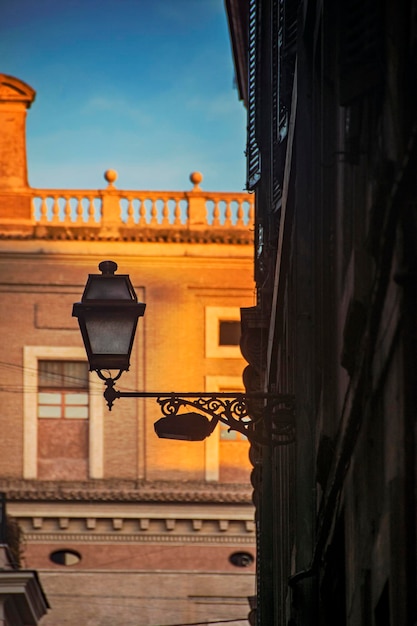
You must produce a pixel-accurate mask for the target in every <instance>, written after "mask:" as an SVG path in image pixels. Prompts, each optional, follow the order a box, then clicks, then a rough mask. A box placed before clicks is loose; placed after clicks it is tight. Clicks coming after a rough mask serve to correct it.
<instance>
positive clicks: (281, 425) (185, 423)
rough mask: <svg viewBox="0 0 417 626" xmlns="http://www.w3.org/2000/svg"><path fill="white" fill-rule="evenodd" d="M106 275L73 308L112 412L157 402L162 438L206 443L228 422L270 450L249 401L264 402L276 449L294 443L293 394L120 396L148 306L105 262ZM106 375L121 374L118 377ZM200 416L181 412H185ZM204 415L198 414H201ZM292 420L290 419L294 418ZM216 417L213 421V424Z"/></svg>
mask: <svg viewBox="0 0 417 626" xmlns="http://www.w3.org/2000/svg"><path fill="white" fill-rule="evenodd" d="M98 267H99V269H100V270H101V272H102V274H89V276H88V280H87V284H86V286H85V290H84V293H83V296H82V298H81V302H77V303H75V304H74V305H73V310H72V314H73V316H74V317H77V318H78V323H79V325H80V329H81V334H82V337H83V341H84V345H85V349H86V352H87V358H88V362H89V364H90V370H94V371H95V372H97V374H98V376H99V377H100V378H101V379H102V380H104V384H105V391H104V398H105V400H106V402H107V405H108V407H109V410H111V408H112V406H113V403H114V401H115V400H116V399H118V398H154V399H156V401H157V403H158V404H159V406H160V408H161V411H162V418H161V419H159V420H158V421H157V422H156V423H155V432H156V434H157V435H158V437H161V438H167V439H182V440H184V441H202V440H203V439H205V438H206V437H208V436H209V435H210V434H211V433H212V432H213V430H214V428H215V427H216V425H217V424H218V422H222V423H223V424H225V425H226V426H227V427H228V428H229V430H236V431H238V432H240V433H242V434H243V435H245V436H247V437H248V439H249V440H250V441H251V442H257V443H258V444H261V445H264V444H265V445H267V444H268V445H269V443H270V441H271V440H268V439H267V438H265V436H264V435H263V433H262V430H261V431H259V429H258V428H257V423H258V422H259V417H258V418H257V421H256V422H255V421H253V420H252V418H251V416H250V414H249V412H250V408H249V406H248V401H249V400H250V401H254V400H256V401H258V402H259V401H261V402H262V403H263V406H264V409H263V410H264V413H265V415H268V416H269V418H268V423H269V424H270V425H269V427H268V428H269V429H270V431H271V432H270V435H271V438H272V439H273V445H287V444H289V443H292V442H293V441H294V421H293V419H292V418H293V410H294V398H293V396H291V395H289V394H279V393H278V394H277V393H263V392H254V393H235V392H230V393H229V392H227V391H222V392H220V391H219V392H214V393H213V392H208V391H207V392H206V391H202V392H201V391H200V392H193V391H186V392H183V393H177V392H164V391H159V392H149V391H119V390H118V389H115V382H116V381H117V380H119V378H120V376H121V374H122V372H123V371H126V370H128V369H129V360H130V353H131V351H132V345H133V340H134V338H135V331H136V326H137V323H138V318H139V317H142V316H143V314H144V313H145V306H146V305H145V304H144V303H143V302H138V301H137V297H136V294H135V291H134V289H133V286H132V283H131V282H130V278H129V276H128V275H127V274H119V275H117V276H116V275H115V271H116V270H117V264H116V263H115V262H114V261H102V262H101V263H100V265H99V266H98ZM102 370H119V372H118V374H116V375H115V376H114V377H113V376H112V375H111V373H109V375H108V376H107V375H104V374H103V373H102ZM183 408H186V409H187V408H190V409H194V411H191V412H188V413H180V412H179V411H180V409H183ZM195 411H198V412H195ZM289 415H290V419H289V418H288V416H289ZM209 418H210V419H209ZM284 418H285V419H284Z"/></svg>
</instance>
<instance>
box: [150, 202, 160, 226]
mask: <svg viewBox="0 0 417 626" xmlns="http://www.w3.org/2000/svg"><path fill="white" fill-rule="evenodd" d="M150 203H151V210H150V224H152V226H154V225H155V224H157V223H158V214H157V210H156V201H155V200H154V199H153V198H152V199H151V200H150Z"/></svg>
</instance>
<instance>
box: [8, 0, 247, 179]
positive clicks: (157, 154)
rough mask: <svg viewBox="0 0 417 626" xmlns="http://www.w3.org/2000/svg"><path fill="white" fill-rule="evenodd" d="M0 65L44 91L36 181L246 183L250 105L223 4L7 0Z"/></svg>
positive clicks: (33, 142)
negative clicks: (110, 177) (108, 177)
mask: <svg viewBox="0 0 417 626" xmlns="http://www.w3.org/2000/svg"><path fill="white" fill-rule="evenodd" d="M0 59H1V60H2V62H1V67H0V71H1V72H3V73H5V74H10V75H13V76H16V77H18V78H20V79H22V80H23V81H25V82H26V83H28V84H29V85H30V86H31V87H33V88H34V89H35V90H36V92H37V95H36V100H35V102H34V103H33V105H32V107H31V109H30V110H29V112H28V118H27V148H28V168H29V183H30V185H31V186H32V187H38V188H44V187H55V188H66V187H69V188H74V189H84V188H88V189H97V188H102V187H104V186H105V184H106V183H105V181H104V179H103V172H104V171H105V170H106V169H109V168H112V169H116V170H117V172H118V180H117V182H116V186H117V187H118V188H120V189H149V190H165V189H168V190H171V189H172V190H184V189H189V188H190V187H191V183H190V182H189V174H190V173H191V172H192V171H194V170H199V171H201V172H202V173H203V176H204V180H203V183H202V187H203V189H206V190H213V191H215V190H219V191H241V190H243V189H244V187H245V158H244V149H245V127H246V116H245V110H244V107H243V104H242V103H241V102H239V100H238V94H237V90H236V89H235V88H234V69H233V62H232V54H231V46H230V42H229V35H228V27H227V19H226V13H225V10H224V5H223V0H113V1H110V0H7V1H4V2H1V3H0Z"/></svg>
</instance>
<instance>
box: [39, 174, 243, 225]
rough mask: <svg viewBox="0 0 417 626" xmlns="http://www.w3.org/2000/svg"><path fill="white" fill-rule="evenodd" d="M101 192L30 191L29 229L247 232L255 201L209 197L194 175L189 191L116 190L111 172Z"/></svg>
mask: <svg viewBox="0 0 417 626" xmlns="http://www.w3.org/2000/svg"><path fill="white" fill-rule="evenodd" d="M104 176H105V179H106V180H107V182H108V185H107V187H106V188H105V189H103V190H97V191H95V190H87V189H85V190H83V189H77V190H70V189H65V190H62V189H30V196H31V203H32V216H33V220H34V223H35V224H37V225H45V226H48V227H50V226H65V227H77V226H82V227H84V228H85V227H98V228H101V229H102V228H104V229H106V228H107V229H109V230H111V229H114V228H120V227H124V228H134V227H144V228H152V229H207V230H212V229H216V230H217V229H222V230H224V229H239V230H241V229H245V230H248V229H251V228H252V224H253V220H254V199H253V196H252V195H250V194H248V193H246V192H237V193H234V192H209V191H203V190H202V189H201V188H200V182H201V181H202V175H201V174H200V173H199V172H193V173H192V174H191V175H190V180H191V182H192V183H193V185H194V187H193V189H191V190H190V191H183V192H180V191H124V190H119V189H116V187H115V185H114V182H115V180H116V178H117V174H116V172H115V171H114V170H107V171H106V172H105V175H104Z"/></svg>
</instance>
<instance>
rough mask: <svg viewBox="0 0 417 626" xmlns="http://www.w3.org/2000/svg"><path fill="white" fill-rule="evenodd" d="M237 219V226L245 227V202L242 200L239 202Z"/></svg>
mask: <svg viewBox="0 0 417 626" xmlns="http://www.w3.org/2000/svg"><path fill="white" fill-rule="evenodd" d="M236 218H237V221H236V226H243V218H244V211H243V202H242V201H241V200H238V201H237V213H236Z"/></svg>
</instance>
